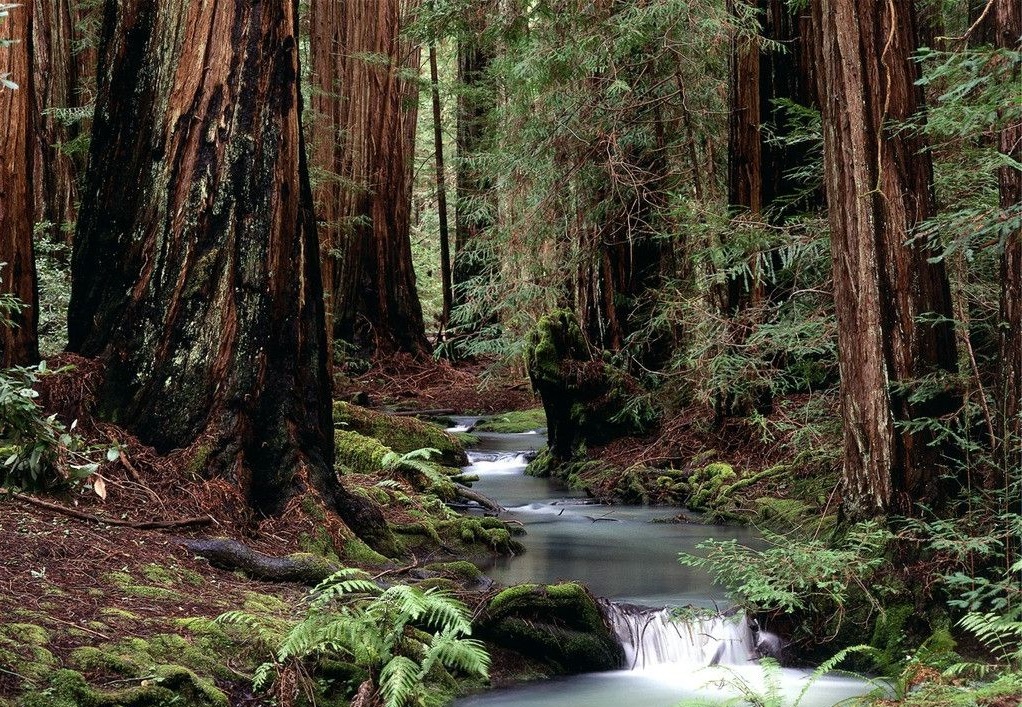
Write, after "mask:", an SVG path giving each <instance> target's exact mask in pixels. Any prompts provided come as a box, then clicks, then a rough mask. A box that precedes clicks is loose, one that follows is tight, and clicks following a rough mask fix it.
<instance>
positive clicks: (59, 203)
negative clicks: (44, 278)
mask: <svg viewBox="0 0 1022 707" xmlns="http://www.w3.org/2000/svg"><path fill="white" fill-rule="evenodd" d="M33 8H34V11H35V18H36V21H35V23H34V27H33V31H34V37H33V44H34V52H33V54H34V56H33V59H34V65H35V66H34V72H35V77H34V80H35V91H36V105H37V106H38V108H39V110H37V111H36V116H35V130H34V131H33V134H34V137H35V139H34V150H35V174H34V186H35V219H36V221H37V222H38V223H40V224H46V229H45V232H46V234H47V236H48V237H49V238H50V239H51V240H52V241H54V242H59V241H61V240H64V239H65V235H64V234H65V233H66V231H65V227H66V225H67V224H73V223H74V221H75V217H76V205H77V200H78V185H77V180H78V176H79V170H80V169H81V168H82V167H83V164H81V162H76V161H75V160H74V159H73V158H72V157H71V156H70V155H68V154H67V153H66V152H65V151H64V149H63V147H64V145H66V144H67V143H69V142H70V141H71V140H73V139H74V138H75V137H76V136H77V134H78V127H77V126H72V123H74V122H77V121H73V120H71V117H72V116H71V115H70V113H71V112H72V111H73V110H74V109H76V108H80V107H81V106H82V101H83V99H85V96H84V95H83V93H84V85H85V83H86V82H88V81H90V80H91V76H90V74H91V73H92V71H94V69H95V66H92V65H91V64H90V63H89V61H88V58H89V57H86V56H81V55H79V54H78V53H77V52H76V51H75V49H76V47H75V45H76V40H77V39H78V38H77V37H76V23H77V20H78V19H79V17H78V14H79V12H81V9H80V8H73V7H72V2H71V0H34V3H33Z"/></svg>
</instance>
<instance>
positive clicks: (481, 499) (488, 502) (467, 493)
mask: <svg viewBox="0 0 1022 707" xmlns="http://www.w3.org/2000/svg"><path fill="white" fill-rule="evenodd" d="M454 489H455V491H456V492H457V494H458V496H459V498H464V499H466V500H469V501H475V502H476V503H478V504H479V505H480V506H482V507H483V508H485V509H486V510H488V511H493V512H494V513H503V512H504V511H505V510H506V509H505V508H504V507H503V506H502V505H500V504H499V503H497V502H496V501H494V500H493V499H492V498H490V497H489V496H486V495H484V494H481V493H479V492H478V491H473V490H472V489H470V488H468V487H467V486H462V485H461V484H454Z"/></svg>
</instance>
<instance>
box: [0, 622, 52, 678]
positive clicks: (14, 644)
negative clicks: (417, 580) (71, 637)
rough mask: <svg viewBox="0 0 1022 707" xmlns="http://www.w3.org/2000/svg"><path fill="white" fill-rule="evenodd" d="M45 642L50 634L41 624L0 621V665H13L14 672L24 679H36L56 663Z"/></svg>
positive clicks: (47, 642)
mask: <svg viewBox="0 0 1022 707" xmlns="http://www.w3.org/2000/svg"><path fill="white" fill-rule="evenodd" d="M49 642H50V634H49V632H48V631H47V630H46V629H45V628H43V627H42V626H37V625H36V624H28V623H11V624H0V665H9V666H13V667H15V671H16V672H17V674H18V675H20V676H22V677H23V678H26V679H27V680H28V681H38V680H39V679H41V678H42V677H43V676H45V675H46V674H47V673H49V672H50V671H51V670H53V668H54V667H55V666H56V663H57V661H56V659H55V658H54V656H53V654H52V653H51V652H50V651H49V650H47V649H46V646H47V645H48V644H49Z"/></svg>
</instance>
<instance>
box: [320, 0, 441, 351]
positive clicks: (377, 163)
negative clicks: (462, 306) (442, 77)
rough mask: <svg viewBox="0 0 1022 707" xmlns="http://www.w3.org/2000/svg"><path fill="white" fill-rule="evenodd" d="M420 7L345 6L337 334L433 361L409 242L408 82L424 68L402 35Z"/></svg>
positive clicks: (356, 0) (354, 0)
mask: <svg viewBox="0 0 1022 707" xmlns="http://www.w3.org/2000/svg"><path fill="white" fill-rule="evenodd" d="M414 2H415V0H381V2H379V3H370V2H365V0H347V1H346V2H344V3H343V5H344V9H343V18H342V24H341V27H340V33H339V36H340V46H341V47H342V48H343V51H340V52H338V60H339V61H340V68H339V76H340V81H341V87H342V91H343V92H344V97H343V100H342V112H341V116H340V117H341V120H340V125H341V129H342V134H343V135H344V137H345V142H344V144H343V146H342V148H341V150H342V162H341V169H340V170H339V174H340V176H341V179H342V181H343V183H344V184H345V185H346V189H345V192H346V195H345V198H344V199H343V200H342V201H341V203H340V207H339V215H340V221H341V223H342V224H343V243H341V244H339V250H341V251H342V253H343V254H342V256H341V257H342V261H343V262H342V264H341V270H340V271H339V272H338V273H337V276H336V278H335V282H334V284H335V287H336V289H335V291H334V334H335V337H336V338H338V339H344V340H346V341H353V342H356V343H358V344H360V345H362V346H363V347H364V348H367V349H373V350H375V351H376V352H378V353H380V354H387V353H394V352H399V351H400V352H407V353H411V354H413V355H415V356H426V355H428V353H429V343H428V342H427V341H426V327H425V323H424V322H423V318H422V306H421V304H420V303H419V297H418V293H417V291H416V288H415V272H414V270H413V267H412V252H411V240H410V227H411V216H412V176H413V172H412V170H413V167H414V165H413V162H412V158H413V155H414V151H415V149H414V148H415V128H416V116H417V101H416V97H417V95H418V84H417V83H416V82H415V81H414V80H406V79H405V78H404V77H403V76H402V75H401V74H402V73H403V72H407V71H409V70H411V71H413V72H414V71H417V70H418V66H419V50H418V48H417V47H413V46H412V45H411V44H410V43H409V42H408V41H407V40H406V39H404V38H403V37H402V36H401V27H402V22H403V21H404V20H405V19H406V18H407V16H408V13H410V12H411V11H412V10H413V9H414ZM366 55H373V58H370V59H367V56H366ZM379 57H388V58H389V61H388V63H386V64H382V63H381V62H380V61H379Z"/></svg>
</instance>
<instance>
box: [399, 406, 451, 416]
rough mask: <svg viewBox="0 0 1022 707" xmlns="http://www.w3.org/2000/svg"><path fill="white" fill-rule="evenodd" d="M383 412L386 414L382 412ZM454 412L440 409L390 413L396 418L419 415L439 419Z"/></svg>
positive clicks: (448, 409)
mask: <svg viewBox="0 0 1022 707" xmlns="http://www.w3.org/2000/svg"><path fill="white" fill-rule="evenodd" d="M383 412H387V411H386V410H384V411H383ZM454 412H455V411H454V410H451V409H450V408H441V409H438V410H398V411H397V412H392V413H390V414H391V415H395V416H397V417H417V416H419V415H425V416H427V417H441V416H443V415H453V414H454Z"/></svg>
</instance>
